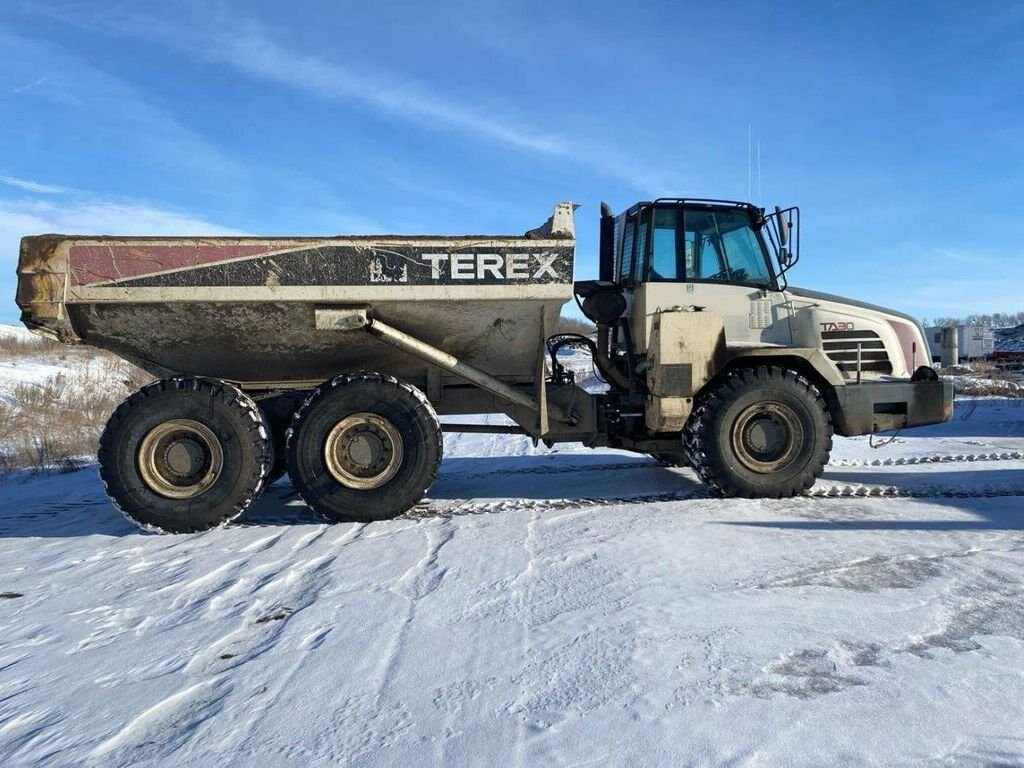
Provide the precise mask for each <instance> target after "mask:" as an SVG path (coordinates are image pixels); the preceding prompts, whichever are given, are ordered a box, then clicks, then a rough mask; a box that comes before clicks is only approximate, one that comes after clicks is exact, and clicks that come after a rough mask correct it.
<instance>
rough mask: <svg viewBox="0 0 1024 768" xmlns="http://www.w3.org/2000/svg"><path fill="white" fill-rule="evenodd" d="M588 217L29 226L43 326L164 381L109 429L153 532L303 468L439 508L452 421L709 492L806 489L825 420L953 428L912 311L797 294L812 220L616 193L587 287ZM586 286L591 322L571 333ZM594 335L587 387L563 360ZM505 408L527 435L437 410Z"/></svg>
mask: <svg viewBox="0 0 1024 768" xmlns="http://www.w3.org/2000/svg"><path fill="white" fill-rule="evenodd" d="M573 209H574V207H573V206H572V205H571V204H568V203H561V204H559V205H558V206H556V208H555V211H554V214H553V215H552V217H551V218H550V219H549V220H548V221H547V222H546V223H545V224H544V225H543V226H541V227H539V228H537V229H535V230H531V231H530V232H527V233H526V235H524V236H521V237H510V236H487V235H480V236H463V237H434V236H408V237H395V236H368V237H327V238H139V237H135V238H122V237H85V236H69V235H40V236H34V237H26V238H24V239H23V240H22V244H21V255H20V262H19V268H18V276H19V280H18V294H17V301H18V304H19V306H20V307H21V309H22V320H23V322H24V323H25V325H26V326H27V327H28V328H30V329H32V330H33V331H36V332H38V333H41V334H44V335H47V336H50V337H53V338H56V339H59V340H61V341H63V342H66V343H85V344H91V345H94V346H96V347H100V348H103V349H107V350H110V351H112V352H114V353H115V354H118V355H120V356H121V357H123V358H125V359H127V360H129V361H131V362H132V363H135V364H136V365H138V366H140V367H142V368H144V369H146V370H147V371H149V372H150V373H151V374H152V375H153V376H155V377H156V379H157V380H156V381H155V382H154V383H152V384H150V385H148V386H146V387H144V388H143V389H142V390H140V391H139V392H137V393H135V394H133V395H132V396H131V397H129V398H128V399H127V400H126V401H125V402H124V403H123V404H122V405H121V406H120V407H118V409H117V410H116V411H115V413H114V414H113V415H112V416H111V418H110V421H109V423H108V424H107V427H106V429H105V430H104V433H103V435H102V438H101V442H100V449H99V463H100V473H101V476H102V478H103V480H104V483H105V484H106V487H107V490H108V492H109V493H110V495H111V497H112V499H113V500H114V502H115V503H116V504H117V505H118V507H119V508H120V509H121V510H122V511H123V512H124V513H125V514H126V515H128V516H129V517H130V518H132V519H133V520H135V521H136V522H138V523H139V524H140V525H143V526H146V527H151V528H156V529H159V530H163V531H194V530H203V529H205V528H209V527H211V526H214V525H218V524H221V523H225V522H227V521H230V520H232V519H234V518H235V517H237V516H238V515H240V514H241V513H242V512H244V510H245V509H246V508H247V507H248V506H249V505H250V504H251V503H252V502H253V501H254V500H255V499H256V498H257V497H258V496H259V494H260V493H261V492H262V490H263V489H264V488H265V487H266V486H267V485H268V484H269V483H270V482H273V480H274V479H276V478H277V477H279V476H280V475H282V474H283V473H284V472H286V471H287V472H288V473H289V475H290V477H291V479H292V481H293V483H294V485H295V487H296V489H297V491H298V492H299V494H300V495H301V497H302V498H303V499H304V500H305V501H306V503H307V504H309V506H310V507H312V508H313V509H314V510H316V511H317V512H319V513H321V514H322V515H324V516H326V517H327V518H329V519H334V520H364V521H365V520H380V519H386V518H390V517H394V516H396V515H398V514H401V513H403V512H404V511H406V510H408V509H409V508H410V507H412V506H413V505H415V504H416V503H417V502H418V501H420V500H421V499H422V498H423V496H424V495H425V493H426V491H427V489H428V488H429V487H430V485H431V483H432V482H433V480H434V477H435V475H436V473H437V470H438V467H439V464H440V461H441V454H442V439H441V436H442V432H443V431H462V432H504V433H510V434H524V435H528V436H530V437H532V438H534V439H535V440H540V441H544V442H545V443H547V444H549V445H552V444H554V443H558V442H570V441H571V442H582V443H584V444H585V445H588V446H591V447H598V446H610V447H615V448H622V449H626V450H630V451H635V452H638V453H644V454H651V455H653V456H655V457H657V458H659V459H660V460H662V461H663V462H665V463H667V464H672V465H688V466H690V467H692V468H693V469H694V471H695V472H696V473H697V474H698V475H699V477H700V478H701V480H703V481H704V483H706V484H707V486H708V487H709V488H710V489H711V491H712V492H713V493H714V494H717V495H722V496H744V497H751V498H754V497H771V498H780V497H785V496H792V495H796V494H799V493H802V492H803V491H805V490H806V489H807V488H809V487H810V486H811V485H812V484H813V483H814V481H815V479H816V478H817V477H818V476H820V474H821V472H822V471H823V468H824V466H825V464H826V462H827V461H828V456H829V451H830V449H831V445H832V435H833V433H837V434H840V435H863V434H870V433H874V432H879V431H883V430H892V429H901V428H905V427H913V426H917V425H923V424H932V423H937V422H941V421H945V420H948V419H949V418H950V417H951V416H952V401H953V392H952V385H951V383H950V382H948V381H943V380H941V379H939V378H938V376H937V375H936V374H935V372H934V371H933V370H932V368H931V367H929V366H928V365H927V362H928V345H927V343H926V341H925V337H924V335H923V332H922V330H921V328H920V326H919V325H918V323H917V322H916V321H915V320H913V319H912V318H910V317H908V316H906V315H903V314H901V313H898V312H894V311H892V310H887V309H883V308H880V307H875V306H872V305H868V304H864V303H860V302H856V301H852V300H849V299H844V298H840V297H836V296H830V295H827V294H821V293H817V292H813V291H807V290H803V289H799V288H792V287H789V286H788V285H787V282H786V277H785V276H786V273H787V271H788V270H789V269H790V268H791V267H792V266H793V265H794V264H795V263H796V262H797V260H798V259H799V211H798V209H795V208H791V209H787V210H785V211H782V210H779V209H776V211H775V213H773V214H771V215H767V216H766V215H765V213H764V211H763V210H762V209H760V208H758V207H755V206H753V205H750V204H747V203H740V202H731V201H719V200H696V199H660V200H655V201H652V202H643V203H638V204H637V205H635V206H633V207H632V208H630V209H629V210H628V211H626V212H624V213H622V214H620V215H618V216H614V215H612V212H611V211H610V210H609V209H608V208H607V206H605V205H603V204H602V211H601V237H600V274H599V279H597V280H584V281H579V282H575V283H574V282H573V260H574V254H575V229H574V221H573ZM573 297H575V300H576V302H577V303H578V305H579V307H580V309H581V311H582V312H583V313H584V314H585V315H586V316H587V317H588V318H590V319H591V320H592V321H593V322H594V323H595V325H596V327H597V332H596V337H595V338H588V337H584V336H579V335H572V334H568V335H558V334H555V329H556V324H557V322H558V318H559V316H560V313H561V310H562V307H563V305H564V304H565V303H566V302H568V301H570V300H572V299H573ZM566 346H572V347H576V348H578V349H582V350H584V351H585V352H586V353H587V354H589V355H591V356H592V358H593V362H594V366H595V368H596V370H597V371H599V372H600V374H601V377H602V378H603V379H604V380H605V381H606V382H607V384H608V387H607V390H606V391H602V392H597V393H595V392H590V391H587V390H585V389H583V388H582V387H581V386H580V385H579V384H578V383H577V382H576V381H575V380H574V376H573V373H572V371H570V370H568V369H567V368H566V367H564V365H563V364H562V362H561V359H560V357H559V351H560V350H561V349H563V348H565V347H566ZM480 413H500V414H505V415H506V416H508V417H509V418H510V419H511V421H512V422H513V423H512V424H510V425H508V426H502V425H491V424H476V423H472V424H471V423H452V422H450V421H449V422H445V423H441V422H440V420H439V419H438V414H440V415H444V416H458V415H465V414H480Z"/></svg>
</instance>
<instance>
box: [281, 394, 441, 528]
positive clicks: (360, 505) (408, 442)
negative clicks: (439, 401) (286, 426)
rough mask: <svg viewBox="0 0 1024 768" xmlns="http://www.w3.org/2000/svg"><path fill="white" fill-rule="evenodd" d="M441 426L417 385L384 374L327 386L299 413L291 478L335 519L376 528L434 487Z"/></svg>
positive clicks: (313, 505)
mask: <svg viewBox="0 0 1024 768" xmlns="http://www.w3.org/2000/svg"><path fill="white" fill-rule="evenodd" d="M441 455H442V440H441V427H440V424H439V423H438V420H437V415H436V414H435V413H434V409H433V408H432V407H431V406H430V403H429V402H428V401H427V399H426V397H424V395H423V394H422V393H421V392H420V391H419V390H418V389H416V388H415V387H413V386H410V385H409V384H405V383H403V382H400V381H398V380H397V379H395V378H393V377H391V376H382V375H379V374H360V375H342V376H338V377H337V378H335V379H333V380H332V381H329V382H327V383H325V384H323V385H321V386H320V387H319V388H318V389H317V390H316V391H315V392H314V393H313V394H312V395H311V396H310V397H309V398H308V399H307V400H306V402H305V403H304V404H303V406H302V408H301V409H300V410H299V412H298V413H297V414H296V415H295V421H294V422H293V424H292V428H291V430H290V431H289V437H288V473H289V475H291V479H292V484H293V485H294V486H295V489H296V490H297V491H298V493H299V496H301V497H302V499H303V501H305V502H306V504H308V505H309V506H310V507H311V508H312V509H313V510H314V511H316V512H317V513H319V514H321V515H323V516H324V517H326V518H328V519H330V520H336V521H352V522H372V521H375V520H387V519H389V518H392V517H396V516H397V515H400V514H402V513H403V512H405V511H407V510H409V509H410V508H411V507H412V506H413V505H415V504H416V503H417V502H419V501H420V499H422V498H423V496H424V494H425V493H426V492H427V489H428V488H429V487H430V485H431V484H432V483H433V482H434V478H435V477H436V476H437V470H438V467H439V465H440V463H441Z"/></svg>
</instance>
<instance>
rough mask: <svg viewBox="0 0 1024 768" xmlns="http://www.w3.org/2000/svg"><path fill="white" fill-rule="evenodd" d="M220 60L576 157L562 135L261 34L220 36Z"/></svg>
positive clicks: (423, 121) (407, 116)
mask: <svg viewBox="0 0 1024 768" xmlns="http://www.w3.org/2000/svg"><path fill="white" fill-rule="evenodd" d="M218 42H219V45H218V46H217V47H216V48H214V49H213V50H214V51H216V54H215V55H216V56H218V57H220V58H221V59H223V60H224V61H225V62H226V63H228V64H230V65H232V66H234V67H235V68H237V69H239V70H240V71H242V72H244V73H246V74H247V75H250V76H252V77H257V78H260V79H263V80H270V81H273V82H276V83H278V84H281V85H285V86H288V87H291V88H293V89H297V90H302V91H306V92H309V93H312V94H314V95H317V96H321V97H325V98H328V99H334V100H339V101H358V102H361V103H363V104H366V105H367V106H370V107H373V108H375V109H377V110H380V111H383V112H386V113H388V114H390V115H395V116H399V117H401V118H402V119H404V120H406V121H413V122H417V123H419V124H420V125H422V126H424V127H430V128H434V129H449V130H455V131H460V132H463V133H467V134H472V135H475V136H477V137H479V138H482V139H486V140H489V141H493V142H496V143H498V144H505V145H507V146H510V147H513V148H516V149H521V150H526V151H531V152H540V153H543V154H547V155H554V156H563V157H567V156H571V155H572V154H573V149H572V146H571V144H570V143H569V142H568V141H567V140H566V139H564V138H563V137H561V136H558V135H556V134H552V133H547V132H544V131H540V130H538V129H536V128H532V127H530V126H526V125H522V124H518V123H517V121H515V120H514V119H511V118H510V116H509V115H508V114H501V113H500V112H498V113H491V112H488V113H487V114H484V113H483V112H479V111H476V110H473V109H470V108H467V107H466V106H464V105H462V104H458V103H456V102H452V101H449V100H446V99H444V98H440V97H438V96H437V95H436V94H431V93H427V92H424V91H422V90H419V89H416V88H413V87H410V86H403V85H398V84H396V83H394V82H391V81H389V80H388V79H386V78H383V77H380V76H373V75H367V74H363V73H359V72H357V71H355V70H353V69H350V68H348V67H344V66H341V65H340V64H336V63H332V62H328V61H326V60H324V59H321V58H318V57H315V56H309V55H304V54H299V53H295V52H293V51H289V50H286V49H285V48H283V47H282V46H280V45H278V44H277V43H276V42H274V41H273V40H271V39H270V38H269V37H267V36H266V35H264V34H263V33H261V32H258V31H249V32H248V33H246V34H244V35H242V36H231V37H221V38H220V39H219V41H218Z"/></svg>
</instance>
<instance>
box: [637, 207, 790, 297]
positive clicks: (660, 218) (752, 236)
mask: <svg viewBox="0 0 1024 768" xmlns="http://www.w3.org/2000/svg"><path fill="white" fill-rule="evenodd" d="M652 218H653V225H652V223H651V222H652ZM645 219H646V221H645V226H644V227H642V228H641V229H642V230H643V231H644V232H645V233H646V231H647V229H648V228H650V231H651V236H650V248H649V250H648V252H647V253H646V254H644V250H642V249H640V250H637V254H638V256H637V258H639V259H642V261H641V262H640V263H641V264H646V265H648V266H647V269H646V272H647V277H646V279H647V280H650V281H652V282H685V281H689V280H698V281H714V282H724V283H744V284H753V285H769V284H770V283H771V281H772V276H771V272H770V271H769V269H768V264H767V261H766V258H765V253H764V251H763V249H762V247H761V243H760V241H759V240H758V238H757V234H756V233H755V231H754V229H753V227H752V226H751V221H750V217H749V216H748V215H747V214H746V213H745V212H743V211H722V210H714V209H692V208H691V209H683V208H679V207H664V208H656V209H655V210H654V212H653V217H651V216H650V215H649V214H648V216H645ZM641 248H642V246H641ZM644 256H646V258H644ZM631 265H632V263H631Z"/></svg>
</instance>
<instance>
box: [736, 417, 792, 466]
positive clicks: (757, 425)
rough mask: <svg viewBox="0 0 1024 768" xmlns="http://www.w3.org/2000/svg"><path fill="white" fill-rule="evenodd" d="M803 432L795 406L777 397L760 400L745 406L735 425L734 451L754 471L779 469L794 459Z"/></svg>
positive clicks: (741, 461)
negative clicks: (781, 401) (747, 406)
mask: <svg viewBox="0 0 1024 768" xmlns="http://www.w3.org/2000/svg"><path fill="white" fill-rule="evenodd" d="M803 435H804V431H803V427H802V425H801V424H800V419H799V418H798V417H797V415H796V413H795V412H794V411H793V409H792V408H790V407H789V406H787V405H785V404H783V403H780V402H776V401H765V402H761V403H757V404H755V405H752V406H750V407H749V408H747V409H746V410H744V411H743V412H742V413H741V414H740V415H739V418H737V419H736V422H735V424H734V425H733V429H732V448H733V453H734V454H735V455H736V458H738V459H739V460H740V463H742V464H743V465H744V466H745V467H746V468H747V469H749V470H751V471H753V472H757V473H759V474H769V473H771V472H777V471H778V470H780V469H782V468H783V467H785V466H787V465H788V464H789V463H790V462H792V461H793V459H794V458H795V456H796V454H797V453H798V452H799V450H800V446H801V445H802V444H803Z"/></svg>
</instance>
